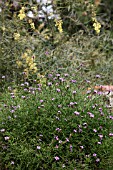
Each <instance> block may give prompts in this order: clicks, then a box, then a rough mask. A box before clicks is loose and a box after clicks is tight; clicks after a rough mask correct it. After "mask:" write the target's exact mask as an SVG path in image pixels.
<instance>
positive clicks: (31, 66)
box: [29, 63, 37, 70]
mask: <svg viewBox="0 0 113 170" xmlns="http://www.w3.org/2000/svg"><path fill="white" fill-rule="evenodd" d="M35 65H36V64H35V63H33V64H31V65H30V67H29V69H30V70H37V67H36V66H35Z"/></svg>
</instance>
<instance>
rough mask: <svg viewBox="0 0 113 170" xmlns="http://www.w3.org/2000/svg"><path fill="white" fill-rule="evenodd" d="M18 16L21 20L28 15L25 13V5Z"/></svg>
mask: <svg viewBox="0 0 113 170" xmlns="http://www.w3.org/2000/svg"><path fill="white" fill-rule="evenodd" d="M18 17H19V18H20V20H23V19H24V18H25V17H26V15H25V7H22V8H21V10H20V12H19V14H18Z"/></svg>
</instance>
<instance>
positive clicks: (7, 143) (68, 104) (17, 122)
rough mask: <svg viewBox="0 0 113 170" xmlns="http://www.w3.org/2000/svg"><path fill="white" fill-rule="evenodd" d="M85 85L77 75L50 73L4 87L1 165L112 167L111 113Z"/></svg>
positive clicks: (44, 169) (86, 169)
mask: <svg viewBox="0 0 113 170" xmlns="http://www.w3.org/2000/svg"><path fill="white" fill-rule="evenodd" d="M89 86H90V82H89V81H87V80H83V79H81V78H80V77H78V75H73V76H70V75H69V74H67V73H66V74H62V75H60V74H54V73H52V74H49V75H48V76H47V78H46V84H45V83H41V82H40V83H37V80H34V83H33V84H32V86H30V84H29V83H28V82H24V83H22V84H21V85H19V86H17V87H13V86H12V87H8V89H7V90H6V92H5V93H3V94H2V102H1V114H0V133H1V137H0V141H1V142H0V144H1V145H0V146H1V153H0V157H1V160H0V165H1V170H5V169H10V170H11V169H14V170H20V169H23V170H25V169H28V170H31V169H34V170H37V169H38V170H48V169H51V170H57V169H58V170H60V169H61V170H63V169H67V170H68V169H71V170H75V169H76V170H81V169H84V170H89V169H90V170H102V169H103V170H107V169H110V168H111V169H112V168H113V166H112V164H113V161H112V160H113V159H112V158H113V153H112V149H113V146H112V143H113V126H112V124H113V116H112V115H111V114H110V112H109V110H108V109H107V106H106V104H105V103H103V99H102V97H101V96H100V95H99V94H96V91H94V92H91V91H87V90H86V89H87V87H89ZM84 92H85V93H84Z"/></svg>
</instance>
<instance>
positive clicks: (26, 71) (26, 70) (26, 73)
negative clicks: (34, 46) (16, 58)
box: [24, 68, 29, 77]
mask: <svg viewBox="0 0 113 170" xmlns="http://www.w3.org/2000/svg"><path fill="white" fill-rule="evenodd" d="M24 73H25V75H26V77H28V75H29V70H28V69H27V68H26V69H24Z"/></svg>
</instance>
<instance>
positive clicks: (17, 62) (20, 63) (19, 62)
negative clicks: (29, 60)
mask: <svg viewBox="0 0 113 170" xmlns="http://www.w3.org/2000/svg"><path fill="white" fill-rule="evenodd" d="M16 64H17V65H18V67H19V68H20V67H21V66H22V62H21V61H19V60H18V61H16Z"/></svg>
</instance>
